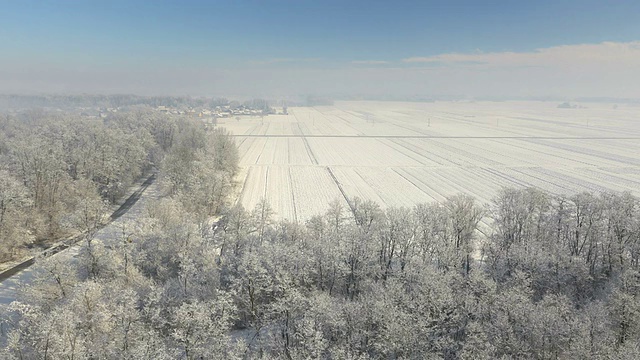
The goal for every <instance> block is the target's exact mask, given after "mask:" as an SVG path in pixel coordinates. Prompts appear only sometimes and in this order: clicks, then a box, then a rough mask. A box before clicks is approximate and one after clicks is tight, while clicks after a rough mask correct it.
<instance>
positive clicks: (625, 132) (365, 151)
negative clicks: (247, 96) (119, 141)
mask: <svg viewBox="0 0 640 360" xmlns="http://www.w3.org/2000/svg"><path fill="white" fill-rule="evenodd" d="M558 104H559V103H558V102H554V101H548V102H542V101H540V102H534V101H528V102H524V101H523V102H515V101H514V102H432V103H420V102H375V101H353V102H337V103H336V104H335V105H334V106H321V107H320V106H319V107H292V108H289V115H269V116H266V117H264V120H262V119H260V118H259V117H253V118H252V117H244V118H241V119H240V120H236V119H220V120H219V124H220V125H219V126H222V127H225V128H227V129H228V130H229V131H230V132H231V133H232V134H233V135H234V136H235V139H236V141H237V144H238V146H239V149H240V166H241V167H242V168H243V170H244V171H242V172H241V173H242V174H243V176H245V177H246V178H243V179H239V182H240V184H244V186H243V188H242V191H241V194H240V199H239V201H240V202H241V203H242V204H243V205H244V206H245V207H246V208H247V209H252V208H253V207H254V206H255V205H256V203H258V202H259V201H260V200H261V199H262V198H266V199H267V200H268V201H269V203H270V204H271V206H272V207H273V209H274V210H275V212H276V215H277V217H278V218H280V219H288V220H291V221H297V222H304V221H305V220H308V219H309V218H310V217H311V216H312V215H314V214H320V213H323V212H325V211H326V209H327V205H328V203H329V202H330V201H332V200H334V199H338V200H339V201H342V202H344V205H345V206H347V199H352V198H354V197H356V196H357V197H360V198H363V199H371V200H375V201H377V202H378V203H379V204H380V205H381V206H382V207H386V206H407V207H411V206H413V205H414V204H416V203H420V202H433V201H443V200H444V199H446V198H447V197H448V196H451V195H454V194H457V193H468V194H470V195H473V196H474V197H476V199H477V200H478V201H479V202H481V203H488V202H490V201H491V199H492V198H493V197H494V196H495V194H496V192H497V190H498V189H500V188H501V187H528V186H534V187H538V188H541V189H543V190H546V191H549V192H551V193H554V194H567V195H569V194H574V193H578V192H582V191H595V192H600V191H605V190H613V191H631V192H632V193H633V194H634V195H640V105H637V104H636V105H633V104H618V105H617V106H614V104H609V103H581V104H580V105H582V108H576V109H562V108H558V107H557V106H558ZM343 194H344V195H343ZM345 197H346V198H345Z"/></svg>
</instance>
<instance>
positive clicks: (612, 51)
mask: <svg viewBox="0 0 640 360" xmlns="http://www.w3.org/2000/svg"><path fill="white" fill-rule="evenodd" d="M402 62H403V63H407V64H441V65H449V66H484V67H502V68H509V67H510V68H513V67H548V68H572V67H591V68H602V67H611V68H618V67H621V66H622V67H625V68H628V67H640V41H634V42H626V43H618V42H603V43H599V44H580V45H562V46H554V47H549V48H541V49H536V50H534V51H531V52H492V53H482V52H476V53H449V54H440V55H434V56H426V57H410V58H406V59H402Z"/></svg>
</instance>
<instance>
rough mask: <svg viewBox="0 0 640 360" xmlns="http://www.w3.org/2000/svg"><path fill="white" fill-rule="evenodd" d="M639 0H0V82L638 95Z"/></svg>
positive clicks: (259, 90) (9, 87)
mask: <svg viewBox="0 0 640 360" xmlns="http://www.w3.org/2000/svg"><path fill="white" fill-rule="evenodd" d="M639 14H640V1H637V0H629V1H616V0H609V1H602V0H599V1H596V0H574V1H568V0H555V1H548V0H537V1H519V0H509V1H506V0H503V1H500V0H496V1H480V0H442V1H429V0H423V1H400V0H398V1H378V0H368V1H362V0H340V1H335V0H324V1H308V0H297V1H294V0H281V1H269V0H262V1H260V0H255V1H247V0H236V1H222V0H219V1H216V0H212V1H201V0H198V1H196V0H182V1H168V0H155V1H137V0H127V1H122V0H109V1H106V0H101V1H92V0H84V1H81V0H75V1H70V0H59V1H46V0H41V1H31V0H20V1H12V0H0V93H22V94H31V93H38V94H41V93H101V94H111V93H132V94H140V95H191V96H227V97H233V96H238V97H268V98H277V97H288V96H299V95H305V94H318V95H336V96H358V95H359V96H363V97H367V96H394V97H401V96H422V97H429V96H456V97H468V98H473V97H545V96H552V97H563V98H567V99H570V98H575V97H620V98H640V81H639V80H640V21H639V20H640V15H639Z"/></svg>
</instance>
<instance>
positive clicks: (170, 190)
mask: <svg viewBox="0 0 640 360" xmlns="http://www.w3.org/2000/svg"><path fill="white" fill-rule="evenodd" d="M183 136H184V137H183V139H184V140H182V141H181V142H180V145H174V146H173V147H172V148H171V149H172V150H171V153H170V154H168V155H167V156H166V157H165V158H164V160H163V161H162V165H161V178H162V179H163V180H162V181H163V184H164V185H163V187H164V188H165V189H166V190H165V191H166V192H167V194H168V195H167V196H165V197H162V198H161V199H159V200H157V201H156V202H155V203H154V204H153V205H151V206H149V208H148V211H147V215H146V216H145V217H144V218H143V219H141V220H140V221H138V222H136V223H131V224H125V225H123V226H122V238H121V239H120V240H119V241H118V245H116V246H111V247H109V248H105V247H100V246H94V247H92V248H91V249H85V250H84V251H83V252H81V256H80V258H79V260H78V262H77V264H74V265H71V264H68V263H61V262H60V261H59V260H57V259H56V257H52V258H44V259H41V260H40V261H38V263H37V266H39V268H40V269H41V270H39V271H38V272H37V274H38V278H37V281H36V283H35V284H36V285H33V286H30V287H29V288H26V289H24V294H23V297H22V299H21V300H20V301H19V302H16V303H14V304H13V305H12V309H13V311H15V312H16V313H17V314H18V316H17V318H15V319H14V320H15V329H14V330H13V331H12V332H11V333H10V334H9V342H8V345H7V347H6V348H5V349H4V351H5V355H6V356H7V357H8V358H35V357H41V358H51V359H58V358H74V359H96V358H107V359H111V358H113V359H180V358H182V359H216V358H221V359H222V358H224V359H251V358H265V359H276V358H277V359H280V358H282V359H301V358H323V359H325V358H326V359H431V358H433V359H436V358H438V359H440V358H442V359H511V358H533V359H584V358H594V359H598V358H601V359H612V358H613V359H635V358H638V357H640V348H639V345H640V342H639V339H640V337H639V335H640V316H639V315H640V273H639V272H638V270H639V269H638V265H639V264H638V255H639V249H640V248H639V246H640V201H639V199H638V198H636V197H634V196H632V195H631V194H629V193H602V194H593V193H581V194H576V195H574V196H552V195H549V194H547V193H544V192H542V191H540V190H536V189H502V190H501V191H500V192H499V193H498V194H497V196H496V197H495V198H494V199H493V201H492V202H491V203H490V204H488V205H487V206H481V205H479V204H477V203H476V202H475V201H474V199H473V198H472V197H470V196H467V195H458V196H453V197H450V198H449V199H447V201H445V202H444V203H435V204H418V205H416V206H414V207H412V208H402V207H401V208H394V207H391V208H386V209H383V208H381V207H380V206H379V205H378V204H376V203H374V202H371V201H366V200H361V199H357V198H356V199H353V200H352V201H351V203H350V206H349V207H344V206H343V205H342V204H341V203H340V202H338V201H335V202H333V203H331V204H329V206H328V209H327V211H326V212H325V213H324V214H319V215H317V216H315V217H313V218H311V219H310V220H309V221H307V222H305V223H304V224H299V223H293V222H289V221H276V220H274V213H273V210H272V209H271V208H270V206H269V204H268V203H267V202H265V201H262V202H260V203H259V204H258V205H257V206H256V207H255V208H254V209H250V210H247V209H244V208H242V207H241V206H237V205H233V204H232V203H231V202H230V200H231V199H229V198H224V196H223V197H221V198H219V201H215V202H211V201H209V200H207V199H208V198H207V196H209V195H211V194H212V193H214V194H224V193H225V192H226V193H227V194H228V189H229V185H228V184H226V183H224V185H222V188H216V189H220V190H219V191H220V192H216V191H218V190H214V189H212V188H211V187H208V186H204V185H202V183H201V180H202V179H207V178H211V176H214V177H215V176H220V175H221V173H220V172H222V173H224V174H227V175H231V174H233V173H234V172H235V168H236V165H237V154H236V153H235V152H234V150H231V149H234V147H233V146H232V144H233V143H232V142H230V140H229V138H228V137H227V136H226V134H224V133H215V135H214V136H213V137H212V138H203V137H200V133H199V132H187V133H184V135H183ZM186 160H189V161H186ZM216 174H217V175H216ZM198 179H200V180H198ZM216 186H218V185H216ZM215 214H222V215H223V216H222V217H221V218H219V221H217V222H216V223H215V224H214V225H213V226H212V224H211V222H210V221H208V219H210V217H211V215H215ZM482 219H484V220H483V221H487V222H489V223H490V224H491V228H492V232H491V234H486V236H480V235H479V232H478V223H479V222H480V221H481V220H482Z"/></svg>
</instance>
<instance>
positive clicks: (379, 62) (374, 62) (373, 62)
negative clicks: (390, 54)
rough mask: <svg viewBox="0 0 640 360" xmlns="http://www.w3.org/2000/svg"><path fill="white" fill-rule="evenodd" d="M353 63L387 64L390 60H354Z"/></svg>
mask: <svg viewBox="0 0 640 360" xmlns="http://www.w3.org/2000/svg"><path fill="white" fill-rule="evenodd" d="M351 63H352V64H354V65H385V64H388V63H389V62H388V61H383V60H354V61H352V62H351Z"/></svg>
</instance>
